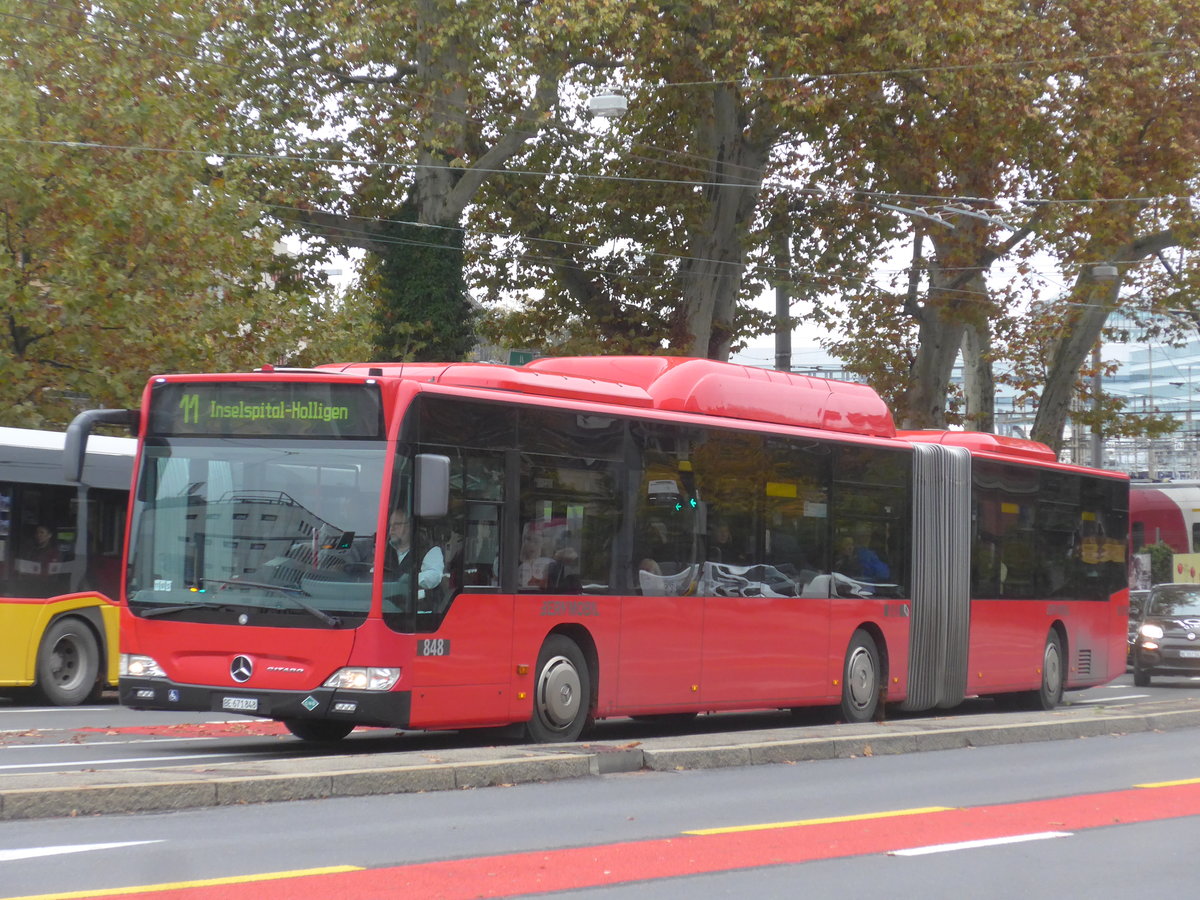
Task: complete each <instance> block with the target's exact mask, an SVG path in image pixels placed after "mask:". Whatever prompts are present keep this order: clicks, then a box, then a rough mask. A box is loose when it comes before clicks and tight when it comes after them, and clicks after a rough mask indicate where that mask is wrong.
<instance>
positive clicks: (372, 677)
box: [325, 666, 400, 691]
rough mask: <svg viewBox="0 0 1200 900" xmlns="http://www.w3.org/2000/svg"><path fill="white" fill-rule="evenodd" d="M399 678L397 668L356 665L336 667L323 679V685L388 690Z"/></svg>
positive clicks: (353, 688)
mask: <svg viewBox="0 0 1200 900" xmlns="http://www.w3.org/2000/svg"><path fill="white" fill-rule="evenodd" d="M399 680H400V670H399V669H383V668H375V667H373V666H371V667H365V666H358V667H349V668H345V669H338V670H337V671H336V672H334V673H333V674H332V675H330V676H329V677H328V678H327V679H326V680H325V687H331V688H345V689H346V690H351V691H390V690H391V689H392V688H394V687H395V686H396V682H397V681H399Z"/></svg>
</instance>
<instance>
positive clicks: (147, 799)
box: [0, 700, 1200, 820]
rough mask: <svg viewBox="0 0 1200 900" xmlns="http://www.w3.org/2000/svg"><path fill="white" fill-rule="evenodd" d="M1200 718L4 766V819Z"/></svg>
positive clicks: (907, 747)
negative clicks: (64, 767) (151, 764)
mask: <svg viewBox="0 0 1200 900" xmlns="http://www.w3.org/2000/svg"><path fill="white" fill-rule="evenodd" d="M1198 726H1200V701H1189V700H1177V701H1161V702H1155V703H1149V704H1144V705H1141V706H1138V707H1136V710H1134V709H1133V708H1130V707H1119V708H1118V707H1113V708H1105V707H1102V706H1092V705H1077V706H1065V707H1061V708H1059V709H1056V710H1053V711H1052V712H1008V711H1005V712H996V713H984V714H977V715H971V716H961V715H955V716H943V717H929V718H910V719H904V720H901V721H895V722H884V723H869V724H863V725H807V726H802V727H792V728H772V729H760V730H755V731H741V732H720V733H714V734H688V735H681V736H671V737H661V738H649V739H645V740H640V741H632V742H629V743H611V744H599V743H591V744H589V743H579V744H540V745H521V746H503V745H502V746H497V747H465V748H453V749H439V750H437V751H421V750H413V751H408V752H389V753H373V754H358V755H353V756H336V757H312V758H305V759H281V760H260V761H245V760H243V761H239V762H232V763H207V764H205V765H203V766H196V767H183V768H180V767H171V768H157V769H155V768H147V769H138V770H124V771H110V772H105V771H89V772H58V773H51V774H41V775H24V774H23V775H4V776H0V819H3V820H12V819H37V818H52V817H56V816H77V815H100V814H106V813H130V812H162V811H169V810H182V809H195V808H200V807H211V806H230V805H237V804H245V803H268V802H279V801H286V800H313V799H320V798H326V797H360V796H367V795H373V794H398V793H409V792H417V791H443V790H460V789H463V788H475V787H488V786H492V785H502V784H503V785H507V784H519V783H523V782H536V781H555V780H559V779H565V778H585V777H590V776H598V775H608V774H614V773H620V772H635V771H641V770H650V771H677V770H682V769H710V768H720V767H725V766H747V765H761V764H765V763H782V762H801V761H805V760H817V759H835V758H849V757H856V756H883V755H887V754H896V753H919V752H924V751H927V750H950V749H956V748H962V747H984V746H993V745H998V744H1019V743H1032V742H1036V741H1053V740H1065V739H1068V738H1084V737H1097V736H1100V735H1118V734H1129V733H1133V732H1144V731H1168V730H1174V729H1179V728H1195V727H1198Z"/></svg>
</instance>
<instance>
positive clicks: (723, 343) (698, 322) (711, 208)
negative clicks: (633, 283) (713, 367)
mask: <svg viewBox="0 0 1200 900" xmlns="http://www.w3.org/2000/svg"><path fill="white" fill-rule="evenodd" d="M712 92H713V104H712V112H711V115H710V116H709V117H708V118H707V119H706V120H705V121H704V123H703V124H702V126H701V127H700V129H699V133H698V135H697V145H698V147H700V148H702V149H700V150H698V151H697V152H698V153H699V155H701V156H703V157H706V158H708V159H710V160H712V161H713V162H712V164H711V165H710V166H709V170H708V174H707V181H708V185H707V186H706V187H705V189H704V215H703V220H702V221H701V222H699V223H697V225H695V226H694V227H693V228H692V231H691V235H690V238H689V240H688V258H687V259H685V260H684V261H683V262H682V264H681V266H680V286H681V289H682V295H683V296H682V306H681V308H680V311H679V315H678V316H677V318H676V325H675V328H674V332H675V333H674V334H673V336H672V343H673V344H674V345H675V346H676V347H677V348H678V349H680V350H681V351H683V352H684V353H686V354H687V355H689V356H704V357H708V358H710V359H719V360H727V359H729V348H730V345H731V344H732V342H733V337H734V315H735V313H736V311H737V298H738V293H739V292H740V290H741V286H742V268H743V265H744V258H745V248H744V246H743V237H744V235H745V233H746V230H747V228H748V227H749V225H750V222H751V220H752V218H753V216H754V210H755V208H756V206H757V204H758V199H759V193H760V191H761V189H762V179H763V166H764V165H765V164H766V158H767V152H768V149H769V148H770V146H771V141H769V140H766V139H764V138H763V137H762V136H761V135H760V136H757V137H756V136H754V135H753V131H754V129H753V126H752V123H751V122H750V121H749V120H750V119H751V118H752V115H751V113H750V111H749V110H748V109H747V108H746V107H745V105H744V104H743V101H742V98H741V97H740V96H739V95H738V92H737V88H736V87H735V86H733V85H729V84H721V85H717V86H716V87H714V88H713V89H712Z"/></svg>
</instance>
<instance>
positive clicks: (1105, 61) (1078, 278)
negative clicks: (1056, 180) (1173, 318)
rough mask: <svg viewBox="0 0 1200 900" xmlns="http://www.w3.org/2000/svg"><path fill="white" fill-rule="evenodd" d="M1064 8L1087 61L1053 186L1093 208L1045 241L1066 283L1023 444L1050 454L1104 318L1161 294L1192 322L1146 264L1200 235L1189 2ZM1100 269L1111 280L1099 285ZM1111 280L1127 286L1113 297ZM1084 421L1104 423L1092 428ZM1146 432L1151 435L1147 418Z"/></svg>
mask: <svg viewBox="0 0 1200 900" xmlns="http://www.w3.org/2000/svg"><path fill="white" fill-rule="evenodd" d="M1070 6H1071V9H1070V11H1071V14H1072V18H1071V28H1072V31H1073V32H1074V33H1075V34H1076V35H1077V37H1078V39H1079V45H1080V48H1081V53H1083V52H1086V53H1087V54H1088V58H1087V61H1086V63H1082V64H1080V65H1078V66H1077V67H1076V72H1073V73H1072V74H1076V73H1077V77H1075V78H1074V79H1071V81H1070V83H1069V87H1070V99H1071V104H1070V106H1069V107H1068V108H1069V110H1070V111H1071V114H1070V116H1069V117H1067V119H1066V121H1065V122H1064V128H1065V129H1066V132H1067V133H1068V134H1070V135H1072V136H1073V137H1074V138H1075V140H1074V149H1075V152H1074V154H1073V156H1072V158H1071V159H1070V161H1069V166H1068V167H1066V168H1065V170H1064V173H1063V178H1062V179H1061V184H1062V186H1063V188H1064V189H1065V191H1067V192H1069V194H1070V195H1071V196H1073V197H1074V198H1084V199H1087V200H1089V201H1094V202H1084V203H1080V204H1078V205H1076V206H1074V207H1072V209H1073V210H1074V212H1073V214H1072V215H1071V216H1070V217H1069V218H1066V221H1065V222H1064V227H1063V229H1062V230H1061V232H1060V233H1059V236H1058V238H1057V240H1055V241H1054V246H1055V249H1056V252H1057V253H1058V255H1059V258H1060V261H1061V263H1062V264H1063V267H1064V269H1066V270H1067V271H1068V272H1070V271H1072V270H1073V271H1074V273H1075V276H1074V279H1073V285H1072V287H1071V289H1070V290H1069V292H1068V294H1067V297H1066V298H1065V299H1066V301H1067V304H1066V309H1064V310H1063V311H1062V313H1061V314H1060V316H1059V319H1060V328H1059V329H1058V331H1057V333H1056V334H1055V336H1054V339H1053V342H1052V343H1051V345H1050V347H1049V360H1050V364H1049V367H1048V372H1047V374H1046V380H1045V387H1044V389H1043V390H1042V392H1041V402H1040V403H1039V405H1038V412H1037V418H1036V419H1035V421H1034V427H1033V433H1032V436H1033V437H1034V438H1035V439H1037V440H1041V441H1044V442H1045V443H1047V444H1050V445H1051V446H1052V447H1054V448H1055V449H1058V448H1059V447H1060V446H1061V443H1062V434H1063V428H1064V426H1065V422H1066V418H1067V414H1068V409H1069V405H1070V401H1071V398H1072V397H1073V396H1075V395H1077V394H1078V393H1079V392H1080V391H1081V385H1080V384H1079V381H1080V377H1079V376H1080V372H1081V370H1082V369H1083V368H1084V366H1085V361H1086V359H1087V356H1088V353H1089V351H1091V350H1092V348H1093V347H1094V346H1095V345H1096V343H1097V342H1098V341H1099V340H1100V338H1101V334H1102V331H1103V328H1104V325H1105V323H1106V322H1107V320H1108V317H1109V315H1110V314H1111V313H1112V312H1113V311H1114V310H1116V309H1118V308H1120V307H1121V306H1122V305H1126V304H1133V305H1140V306H1142V307H1143V308H1145V307H1147V306H1150V305H1152V303H1153V298H1154V297H1155V296H1158V297H1162V296H1164V295H1165V296H1169V297H1171V298H1172V303H1174V304H1177V306H1176V308H1180V307H1182V308H1183V309H1185V310H1186V311H1188V312H1190V313H1191V314H1192V315H1195V311H1196V309H1197V301H1196V296H1195V294H1185V293H1181V292H1179V291H1177V290H1174V289H1173V288H1174V287H1175V285H1173V284H1172V282H1174V281H1176V280H1177V278H1178V277H1179V276H1178V273H1175V272H1170V273H1169V275H1170V276H1171V277H1170V278H1169V279H1164V278H1163V275H1164V272H1163V271H1162V270H1158V269H1157V262H1158V260H1159V259H1160V258H1161V254H1162V252H1163V251H1164V250H1165V249H1167V248H1169V247H1173V246H1194V245H1195V243H1196V238H1197V236H1198V234H1200V232H1198V231H1197V226H1196V221H1195V214H1194V211H1193V209H1192V204H1191V202H1190V201H1189V200H1188V199H1187V198H1186V195H1188V194H1190V192H1191V188H1192V186H1193V185H1195V184H1196V182H1197V177H1198V176H1200V108H1198V101H1200V84H1198V79H1197V74H1196V69H1195V59H1194V55H1193V54H1194V50H1193V48H1194V47H1195V44H1196V40H1197V38H1198V37H1200V3H1197V2H1195V0H1159V2H1155V3H1152V4H1146V5H1143V6H1139V11H1138V15H1137V16H1136V17H1130V16H1128V15H1125V14H1124V13H1125V12H1126V11H1127V10H1126V8H1125V7H1122V6H1120V5H1119V4H1116V3H1111V4H1105V6H1107V7H1108V8H1107V9H1103V8H1099V9H1098V8H1097V7H1096V6H1095V4H1084V3H1080V4H1077V5H1075V4H1071V5H1070ZM1116 51H1119V52H1116ZM1147 264H1149V265H1147ZM1104 270H1115V272H1116V275H1117V277H1115V278H1107V277H1105V278H1099V279H1098V278H1097V272H1099V271H1104ZM1183 277H1185V278H1186V277H1188V276H1187V275H1186V274H1185V275H1184V276H1183ZM1192 277H1194V273H1193V276H1192ZM1122 284H1132V285H1133V286H1134V287H1135V290H1134V291H1133V292H1131V293H1130V294H1129V295H1127V296H1125V297H1122V294H1121V287H1122ZM1147 301H1149V302H1147ZM1093 399H1094V400H1099V399H1100V398H1093ZM1091 424H1092V425H1093V426H1094V427H1097V428H1103V427H1104V422H1103V421H1093V422H1092V423H1091ZM1150 426H1151V427H1152V428H1153V427H1156V423H1155V422H1154V420H1151V421H1150ZM1157 427H1161V426H1160V425H1159V426H1157ZM1109 430H1110V432H1111V431H1114V430H1115V429H1113V428H1111V427H1110V428H1109Z"/></svg>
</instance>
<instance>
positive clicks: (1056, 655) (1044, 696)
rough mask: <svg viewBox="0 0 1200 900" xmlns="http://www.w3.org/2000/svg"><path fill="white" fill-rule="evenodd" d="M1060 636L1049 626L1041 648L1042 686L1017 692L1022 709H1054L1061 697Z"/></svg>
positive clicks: (1061, 659) (1061, 662)
mask: <svg viewBox="0 0 1200 900" xmlns="http://www.w3.org/2000/svg"><path fill="white" fill-rule="evenodd" d="M1062 655H1063V654H1062V638H1060V637H1059V636H1058V632H1057V631H1056V630H1055V629H1053V628H1051V629H1050V633H1049V634H1048V635H1046V647H1045V649H1044V650H1042V686H1041V687H1040V688H1038V689H1037V690H1036V691H1027V692H1025V693H1023V694H1018V695H1017V696H1018V698H1019V699H1020V705H1021V706H1022V707H1023V708H1024V709H1054V707H1056V706H1058V704H1060V703H1061V702H1062V697H1063V681H1064V679H1063V658H1062Z"/></svg>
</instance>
